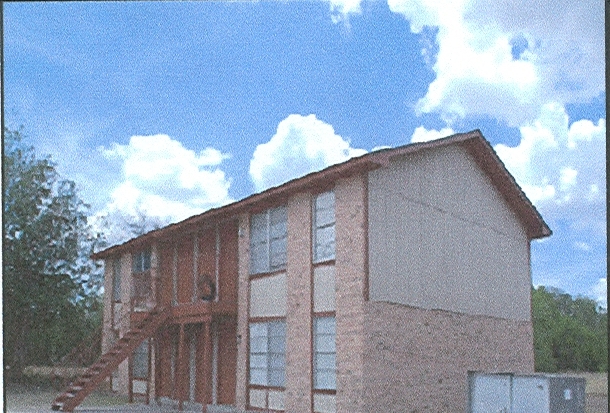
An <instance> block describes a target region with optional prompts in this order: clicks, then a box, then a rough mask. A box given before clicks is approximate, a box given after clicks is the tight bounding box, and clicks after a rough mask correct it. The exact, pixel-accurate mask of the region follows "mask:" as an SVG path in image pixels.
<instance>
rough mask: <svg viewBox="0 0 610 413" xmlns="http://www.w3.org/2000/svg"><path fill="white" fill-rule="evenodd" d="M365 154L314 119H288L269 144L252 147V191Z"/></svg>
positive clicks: (291, 116) (325, 124) (312, 117)
mask: <svg viewBox="0 0 610 413" xmlns="http://www.w3.org/2000/svg"><path fill="white" fill-rule="evenodd" d="M365 153H366V151H365V150H363V149H355V148H352V147H351V146H350V143H349V141H348V140H346V139H344V138H342V137H341V136H339V135H337V134H335V130H334V129H333V127H332V126H331V125H329V124H327V123H324V122H323V121H321V120H319V119H317V118H316V117H315V115H309V116H301V115H290V116H288V117H287V118H286V119H284V120H282V121H281V122H280V123H279V125H278V127H277V132H276V133H275V135H273V137H272V138H271V140H269V142H267V143H263V144H260V145H258V146H257V147H256V150H255V151H254V154H253V155H252V159H251V160H250V177H251V179H252V182H253V183H254V187H255V189H256V191H262V190H264V189H267V188H270V187H272V186H276V185H280V184H282V183H284V182H286V181H289V180H291V179H294V178H298V177H300V176H303V175H306V174H308V173H310V172H314V171H319V170H321V169H324V168H326V167H327V166H329V165H333V164H336V163H339V162H343V161H346V160H348V159H349V158H351V157H354V156H359V155H364V154H365Z"/></svg>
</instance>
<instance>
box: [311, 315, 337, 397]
mask: <svg viewBox="0 0 610 413" xmlns="http://www.w3.org/2000/svg"><path fill="white" fill-rule="evenodd" d="M336 337H337V323H336V318H335V316H334V315H333V316H316V317H314V320H313V388H314V390H337V347H336Z"/></svg>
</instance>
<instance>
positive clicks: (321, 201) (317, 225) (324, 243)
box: [312, 190, 335, 264]
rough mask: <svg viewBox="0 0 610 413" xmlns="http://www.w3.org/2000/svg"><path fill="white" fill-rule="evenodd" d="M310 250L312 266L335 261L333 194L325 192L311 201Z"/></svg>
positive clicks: (332, 192)
mask: <svg viewBox="0 0 610 413" xmlns="http://www.w3.org/2000/svg"><path fill="white" fill-rule="evenodd" d="M312 237H313V240H312V248H313V262H314V264H316V263H320V262H324V261H331V260H334V259H335V192H334V191H332V190H331V191H327V192H323V193H321V194H318V195H316V196H315V198H314V200H313V231H312Z"/></svg>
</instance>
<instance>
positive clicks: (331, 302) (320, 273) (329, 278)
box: [313, 265, 335, 313]
mask: <svg viewBox="0 0 610 413" xmlns="http://www.w3.org/2000/svg"><path fill="white" fill-rule="evenodd" d="M313 277H314V280H313V311H314V312H316V313H320V312H325V311H335V266H334V265H325V266H322V267H316V268H315V269H314V272H313Z"/></svg>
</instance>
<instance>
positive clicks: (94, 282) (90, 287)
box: [2, 128, 102, 379]
mask: <svg viewBox="0 0 610 413" xmlns="http://www.w3.org/2000/svg"><path fill="white" fill-rule="evenodd" d="M3 166H4V173H3V191H4V197H3V212H4V222H3V224H4V228H3V230H4V231H3V232H4V233H3V250H4V251H3V279H2V282H3V303H4V308H3V315H4V334H3V336H4V338H3V342H4V362H5V365H6V366H7V368H8V371H7V373H8V374H9V377H8V378H9V379H10V378H19V377H20V376H21V372H22V369H23V367H25V366H26V365H28V364H51V363H53V362H54V361H57V360H58V359H59V358H60V357H61V356H62V355H64V354H65V353H66V352H67V351H69V349H71V348H72V347H73V346H74V345H75V344H76V343H77V342H78V341H79V340H81V339H82V338H83V336H84V335H86V334H88V333H90V330H91V329H92V328H93V326H94V325H95V324H96V323H98V324H99V318H100V316H99V313H100V305H99V290H100V288H101V284H102V283H101V271H100V267H99V265H97V264H96V263H94V262H92V261H91V260H90V259H89V255H90V254H91V252H92V251H93V248H94V247H95V244H96V242H97V237H96V236H93V235H92V234H91V231H90V228H89V226H88V225H87V212H88V207H87V205H86V204H84V203H83V202H82V201H81V200H80V198H79V197H78V194H77V191H76V187H75V184H74V183H73V182H71V181H67V180H61V179H60V177H59V175H58V173H57V171H56V168H55V164H54V163H53V162H52V161H51V159H50V158H48V157H46V158H37V156H36V154H35V152H34V149H33V148H32V147H28V146H25V145H24V144H23V140H22V133H21V132H20V131H13V130H8V129H6V128H5V129H4V155H3Z"/></svg>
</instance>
